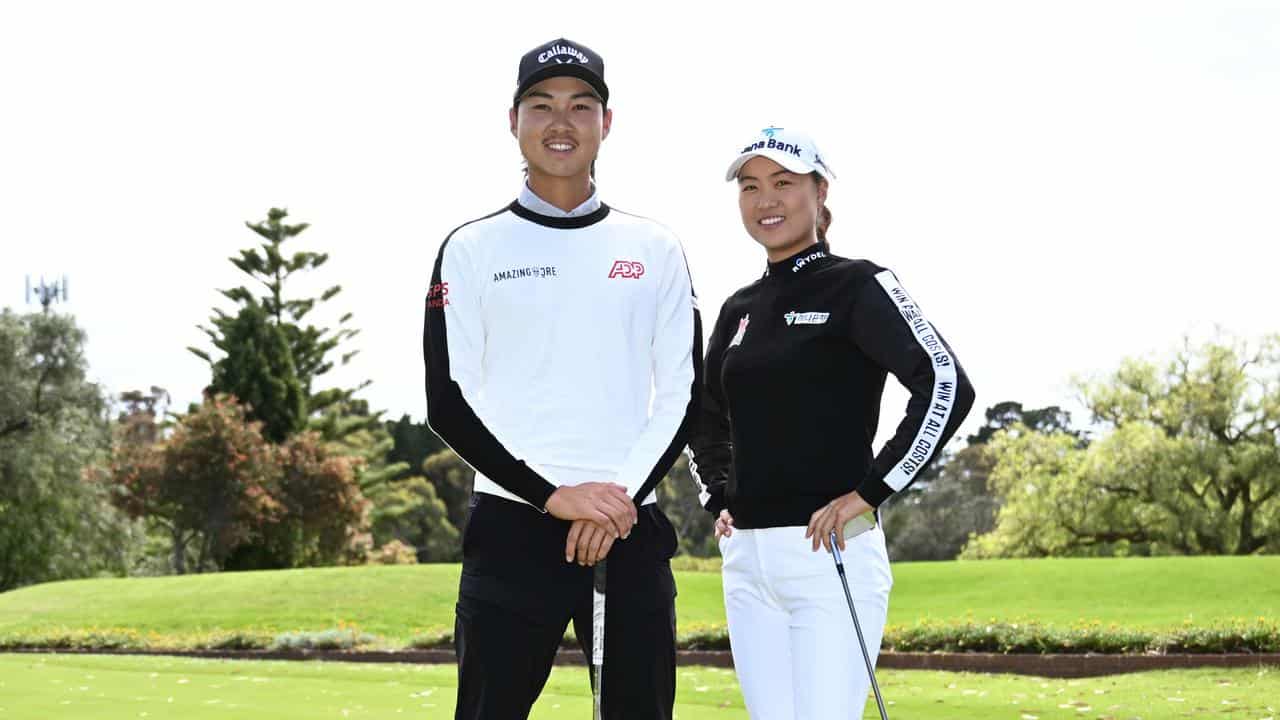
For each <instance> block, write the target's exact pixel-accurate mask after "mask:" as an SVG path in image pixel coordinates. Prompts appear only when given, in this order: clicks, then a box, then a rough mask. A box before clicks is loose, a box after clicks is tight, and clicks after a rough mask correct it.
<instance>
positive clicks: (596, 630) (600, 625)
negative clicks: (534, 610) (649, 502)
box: [591, 560, 605, 720]
mask: <svg viewBox="0 0 1280 720" xmlns="http://www.w3.org/2000/svg"><path fill="white" fill-rule="evenodd" d="M604 562H605V561H604V560H601V561H600V562H598V563H596V566H595V571H594V573H593V575H592V579H591V695H592V698H591V699H592V702H593V704H594V707H595V714H594V715H593V717H594V718H595V720H601V718H602V716H601V715H600V696H601V692H600V680H601V679H602V676H603V674H604V584H605V568H604Z"/></svg>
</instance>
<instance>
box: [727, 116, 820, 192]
mask: <svg viewBox="0 0 1280 720" xmlns="http://www.w3.org/2000/svg"><path fill="white" fill-rule="evenodd" d="M757 155H758V156H761V157H767V158H769V159H770V160H773V161H774V162H776V163H778V164H779V165H781V166H782V167H784V168H786V169H787V170H790V171H791V172H793V173H799V174H802V175H805V174H808V173H811V172H816V173H818V174H820V175H822V177H824V178H826V179H827V180H828V181H830V180H834V179H835V177H836V174H835V173H833V172H831V168H829V167H827V163H826V161H825V160H823V159H822V155H821V153H819V152H818V145H817V143H815V142H814V141H813V138H811V137H809V136H808V135H807V134H805V133H803V132H801V131H799V130H788V129H786V128H780V127H773V126H770V127H767V128H765V129H763V130H761V131H760V133H759V134H758V135H756V137H754V138H752V139H751V142H749V143H747V144H746V145H745V146H744V147H743V148H742V149H741V150H739V151H738V157H737V158H735V159H734V161H733V164H732V165H730V166H729V172H727V173H725V176H724V179H725V180H734V179H736V178H737V177H738V172H739V171H741V170H742V166H743V165H746V164H747V161H748V160H750V159H751V158H753V157H756V156H757Z"/></svg>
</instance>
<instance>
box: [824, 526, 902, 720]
mask: <svg viewBox="0 0 1280 720" xmlns="http://www.w3.org/2000/svg"><path fill="white" fill-rule="evenodd" d="M860 517H862V516H860ZM857 522H858V518H854V519H853V520H850V521H849V523H848V525H846V528H845V529H846V530H848V529H849V525H853V524H854V523H857ZM874 526H875V523H874V522H873V523H872V524H871V527H874ZM868 529H870V528H863V529H862V530H860V531H859V532H865V531H866V530H868ZM845 539H846V540H848V537H846V538H845ZM831 555H832V557H834V558H835V560H836V572H838V573H840V584H841V585H843V586H844V599H845V600H848V601H849V614H850V615H852V616H853V629H854V630H855V631H857V633H858V647H860V648H862V659H863V660H864V661H865V662H866V663H867V675H868V676H869V677H870V678H871V689H872V690H873V691H874V692H875V694H876V706H877V707H879V708H880V720H889V713H887V712H885V709H884V698H882V697H880V684H879V683H877V682H876V670H875V668H874V667H872V665H871V655H870V654H869V653H867V641H866V640H865V639H863V637H862V625H861V624H860V623H859V622H858V611H857V610H854V609H853V595H852V594H850V593H849V580H848V578H846V577H845V576H844V558H842V557H840V547H839V546H838V545H836V531H835V530H832V531H831Z"/></svg>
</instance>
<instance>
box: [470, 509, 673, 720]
mask: <svg viewBox="0 0 1280 720" xmlns="http://www.w3.org/2000/svg"><path fill="white" fill-rule="evenodd" d="M568 530H569V523H567V522H565V521H562V520H557V519H556V518H553V517H551V516H550V515H547V514H544V513H540V512H538V511H537V510H536V509H534V508H531V507H529V506H528V505H525V504H524V503H517V502H512V501H508V500H505V499H502V498H498V497H495V496H492V495H485V494H483V493H476V495H475V496H474V497H473V499H472V507H471V515H470V517H469V519H468V522H467V528H466V531H465V533H464V536H463V563H462V580H461V584H460V587H459V592H458V605H457V619H456V622H455V624H454V641H455V643H456V647H457V654H458V700H457V711H456V713H455V715H454V717H455V718H456V719H457V720H480V719H483V720H524V718H527V717H528V715H529V711H530V709H531V708H532V707H533V703H534V701H536V700H537V698H538V695H539V694H540V693H541V692H542V688H543V686H544V685H545V684H546V682H547V677H548V676H549V675H550V673H551V666H552V664H553V663H554V661H555V656H556V650H557V649H558V647H559V645H560V640H561V638H562V637H563V635H564V631H565V629H566V628H567V627H568V625H569V623H570V622H572V623H573V628H574V634H575V635H576V636H577V638H578V642H579V644H580V645H581V646H582V648H583V652H584V653H585V654H586V655H587V657H588V658H590V656H591V654H590V653H591V642H592V627H591V625H592V623H591V574H592V570H591V568H584V567H580V566H578V565H577V564H570V563H566V562H565V561H564V542H565V537H566V535H567V533H568ZM675 547H676V538H675V531H674V529H673V528H672V527H671V523H670V521H668V520H667V518H666V516H665V515H664V514H663V513H662V511H661V510H660V509H658V507H657V505H653V504H650V505H645V506H644V507H643V508H641V510H640V513H639V522H638V524H637V525H636V527H635V528H634V529H633V530H632V532H631V536H630V537H629V538H627V539H626V540H619V541H617V542H615V543H614V546H613V549H612V550H611V551H610V553H609V556H608V566H607V567H608V584H607V587H606V593H605V594H606V604H605V629H604V632H605V653H604V655H605V660H604V668H603V670H602V673H603V674H602V680H601V683H602V696H601V712H602V714H603V716H604V717H605V718H608V719H609V720H632V719H634V720H669V719H670V718H671V716H672V709H673V706H674V704H675V682H676V670H675V580H674V578H673V577H672V574H671V566H670V564H669V562H668V561H669V560H670V558H671V555H672V554H674V552H675ZM589 678H590V673H589V671H588V670H587V669H586V668H583V670H582V679H583V683H584V684H589Z"/></svg>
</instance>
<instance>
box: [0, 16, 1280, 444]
mask: <svg viewBox="0 0 1280 720" xmlns="http://www.w3.org/2000/svg"><path fill="white" fill-rule="evenodd" d="M561 35H563V36H567V37H568V38H570V39H572V40H576V41H578V42H582V43H584V44H586V45H588V46H590V47H592V48H594V49H595V50H597V51H598V52H600V53H601V54H602V55H603V56H604V58H605V61H606V67H607V71H606V75H607V79H608V81H609V85H610V88H611V91H612V93H613V101H612V103H611V105H612V107H613V108H614V113H615V118H614V128H613V134H612V136H611V137H610V138H609V139H608V140H607V141H606V142H605V145H604V148H603V150H602V155H601V159H600V163H599V179H600V185H601V192H602V197H603V199H604V200H605V201H606V202H608V203H610V204H612V205H614V206H616V207H619V208H622V209H625V210H628V211H630V212H635V213H639V214H643V215H649V216H651V217H655V218H657V219H659V220H661V221H663V222H664V223H666V224H667V225H668V226H670V227H671V228H673V229H674V230H675V231H676V233H677V234H678V235H679V236H680V237H681V239H682V240H683V242H684V244H685V248H686V250H687V252H688V257H689V261H690V264H691V266H692V270H693V273H694V281H695V285H696V287H697V289H698V290H699V294H700V295H701V299H702V303H701V304H702V308H703V313H704V317H705V319H706V322H707V323H708V324H710V323H711V322H712V321H713V320H714V318H715V315H716V311H717V310H718V308H719V306H720V303H721V302H722V301H723V299H724V298H725V297H726V296H727V295H728V294H729V293H730V292H732V291H733V290H734V289H736V288H737V287H739V286H741V285H743V284H745V283H747V282H749V281H751V280H752V279H753V278H754V277H756V276H757V275H758V273H759V272H760V269H761V267H762V263H763V255H762V253H761V252H760V251H759V250H758V248H757V247H756V246H755V245H754V243H752V241H751V240H750V239H749V237H748V236H747V235H746V233H745V231H744V230H743V229H742V227H741V224H740V222H739V219H738V215H737V206H736V202H735V195H734V188H733V187H732V186H731V185H728V184H725V183H723V182H721V179H722V177H723V172H724V168H725V166H726V165H727V163H728V162H729V161H730V160H731V159H732V157H733V155H734V152H735V151H736V149H737V148H739V147H741V145H742V144H743V143H744V142H745V140H746V139H747V138H749V137H750V136H751V134H752V133H753V132H754V131H756V130H757V129H758V128H760V127H763V126H765V125H768V124H775V125H781V126H788V125H789V126H793V127H802V128H805V129H808V130H809V131H810V132H811V133H812V134H814V135H815V136H816V137H817V139H818V141H819V143H820V144H821V146H822V147H823V150H824V152H823V154H824V157H826V158H828V159H829V160H830V162H831V163H832V166H833V168H834V169H835V171H836V172H837V173H838V174H839V180H838V181H837V183H836V184H835V186H834V187H833V188H832V194H831V200H830V206H831V208H832V209H833V211H834V213H835V223H834V225H833V227H832V233H831V235H832V241H833V245H834V247H835V249H836V251H837V252H839V253H841V254H844V255H847V256H853V257H866V258H869V259H872V260H875V261H877V262H879V263H880V264H882V265H886V266H888V267H891V268H893V269H894V270H895V271H896V272H897V273H898V275H899V277H900V278H901V279H902V281H903V282H904V283H905V284H906V286H907V288H908V289H909V290H910V291H911V292H912V294H913V295H914V296H915V298H916V300H918V301H919V302H920V304H921V305H922V307H923V308H924V309H925V311H926V312H927V313H928V314H929V315H930V317H931V320H933V322H934V324H935V325H937V326H938V327H940V328H941V329H942V331H943V332H944V333H945V334H946V335H947V337H948V339H949V340H950V341H951V343H952V345H953V346H954V348H955V350H956V353H957V354H958V355H959V357H960V359H961V362H962V363H963V364H964V365H965V366H966V367H967V369H968V371H969V374H970V375H971V377H972V378H973V380H974V383H975V385H976V387H977V389H978V393H979V398H978V409H977V410H976V411H975V413H974V416H973V418H972V419H971V420H970V422H969V423H968V424H967V426H966V428H965V430H966V431H968V430H971V429H972V427H973V425H974V424H975V423H976V420H977V418H978V416H979V415H980V414H981V413H980V410H981V408H984V407H986V406H988V405H991V404H993V403H995V402H997V401H1000V400H1005V399H1014V400H1020V401H1022V402H1024V403H1027V404H1032V405H1042V404H1051V403H1057V404H1071V401H1072V393H1071V390H1070V387H1069V384H1068V381H1069V379H1070V377H1071V376H1072V375H1073V374H1082V373H1083V374H1088V373H1098V372H1103V371H1105V370H1107V369H1109V368H1112V367H1114V366H1115V365H1116V364H1117V363H1118V362H1119V360H1120V359H1121V358H1122V357H1124V356H1126V355H1135V354H1146V353H1163V352H1167V351H1168V350H1169V349H1171V348H1172V347H1173V346H1175V345H1176V344H1177V342H1178V339H1179V337H1180V336H1181V335H1182V334H1184V333H1188V332H1190V333H1192V334H1196V335H1198V336H1204V335H1207V334H1208V333H1210V332H1212V330H1213V328H1214V327H1215V325H1221V326H1222V327H1224V328H1225V329H1227V330H1230V331H1232V332H1235V333H1238V334H1241V335H1246V336H1256V335H1259V334H1261V333H1264V332H1274V331H1276V330H1277V329H1280V321H1278V320H1277V308H1278V307H1280V302H1278V301H1277V292H1276V286H1277V282H1276V278H1277V268H1278V267H1280V249H1278V246H1280V243H1278V241H1280V212H1278V211H1280V132H1278V131H1277V128H1280V3H1275V2H1272V3H1235V2H1230V3H1228V2H1211V1H1208V0H1206V1H1205V2H1190V3H1187V2H1171V1H1169V0H1160V1H1158V2H1131V1H1127V0H1108V1H1107V2H1054V3H1049V2H1028V1H1027V0H1016V1H1010V2H963V3H961V2H927V3H924V2H893V3H887V2H886V3H875V4H867V3H840V4H836V3H831V4H812V3H804V2H786V3H777V2H771V3H748V2H735V3H729V4H724V5H714V4H711V3H694V2H680V3H661V2H644V3H626V4H614V3H585V2H580V3H528V2H525V3H519V4H497V3H486V2H468V3H431V4H428V3H425V2H418V3H389V2H367V1H366V2H360V3H354V2H352V3H346V4H342V5H339V4H336V3H319V2H295V3H284V2H265V1H257V2H219V3H203V4H195V3H178V2H169V1H166V2H150V3H142V2H109V3H101V2H80V3H71V2H56V1H55V2H50V1H45V2H5V3H4V4H3V5H0V306H10V307H14V308H21V307H22V305H23V276H24V275H25V274H28V273H31V274H34V275H39V274H41V273H43V274H45V275H46V276H54V275H61V274H62V273H66V274H67V275H69V276H70V279H71V302H70V303H69V305H67V306H66V307H65V309H66V310H69V311H70V312H73V313H75V315H76V316H77V318H78V320H79V322H80V323H81V324H82V325H83V326H84V328H85V329H86V330H87V331H88V333H89V358H90V362H91V365H92V374H93V376H94V377H95V378H96V379H98V380H100V381H102V382H104V383H105V384H106V385H107V387H108V388H109V389H110V390H112V391H114V392H119V391H121V390H126V389H130V388H137V387H146V386H150V385H160V386H163V387H166V388H168V389H169V390H170V392H172V393H173V395H174V398H175V400H176V401H177V402H178V404H179V406H182V405H185V403H186V402H188V401H191V400H194V399H196V398H197V397H198V394H199V391H200V389H201V388H202V387H203V386H204V385H205V383H206V382H207V381H208V369H207V366H205V365H204V364H203V362H202V361H200V360H198V359H197V358H195V357H194V356H192V355H190V354H189V353H188V352H187V351H186V350H185V349H184V348H185V346H187V345H193V344H196V345H203V343H204V337H203V335H202V334H201V333H200V332H199V331H198V330H197V329H196V327H195V326H196V324H197V323H201V322H204V321H205V319H206V318H207V317H208V315H209V311H210V308H211V306H213V305H214V304H215V303H218V302H219V301H220V296H219V295H218V294H217V293H216V289H217V288H220V287H229V286H231V285H233V284H239V283H240V282H241V278H240V277H238V274H237V272H236V271H235V269H234V268H233V267H232V266H231V264H230V263H228V262H227V261H226V258H227V257H228V256H230V255H232V254H233V253H235V251H236V250H237V249H238V248H241V247H246V246H248V245H251V244H253V243H254V242H255V236H254V235H253V234H252V233H250V231H248V230H247V229H245V228H244V226H243V224H242V223H243V222H244V221H245V220H258V219H261V218H263V217H265V215H266V211H267V209H268V208H269V207H271V206H273V205H278V206H284V207H287V208H288V209H289V211H290V213H291V216H292V218H294V219H296V220H298V221H307V222H310V223H312V225H313V227H312V229H310V230H308V231H307V232H306V233H304V234H303V235H302V236H301V239H300V241H295V244H296V247H297V249H302V248H307V249H317V250H323V251H328V252H330V253H332V259H331V261H330V264H329V265H328V266H327V267H326V268H325V271H324V272H323V273H322V275H321V276H319V277H317V278H315V283H314V286H315V287H317V288H318V287H321V286H323V285H327V284H330V283H335V282H337V283H341V284H342V285H343V286H344V287H345V292H343V293H342V294H341V295H339V296H338V299H337V300H336V301H335V303H334V304H335V308H334V313H333V315H335V316H336V314H338V312H340V311H346V310H350V311H352V312H354V313H355V323H356V325H357V326H358V327H360V328H361V329H362V334H361V336H360V337H359V339H358V344H359V347H360V348H361V350H362V355H361V356H359V357H358V358H357V360H356V361H355V362H354V363H353V366H352V367H351V368H350V369H349V370H347V371H344V372H343V373H342V374H341V375H338V376H337V377H336V378H335V380H337V381H341V382H343V383H344V384H345V383H349V382H353V381H355V380H357V379H359V378H363V377H369V378H372V379H373V381H374V384H373V385H372V386H371V387H370V388H369V389H368V390H367V391H366V396H367V397H368V399H369V400H370V401H371V403H372V404H373V406H374V407H375V408H382V409H386V410H388V411H389V412H388V415H389V416H391V417H398V416H399V415H400V414H401V413H409V414H410V415H412V416H413V417H415V418H422V417H423V415H424V412H425V401H424V398H423V387H422V385H423V383H422V369H421V368H422V360H421V326H422V307H423V301H422V298H423V290H424V287H425V285H426V281H427V278H428V276H429V274H430V264H431V261H432V259H433V258H434V255H435V252H436V250H437V248H438V246H439V244H440V242H441V240H443V238H444V237H445V235H446V234H447V233H448V231H449V230H450V229H452V228H453V227H455V226H456V225H458V224H460V223H462V222H464V221H466V220H469V219H472V218H475V217H478V216H480V215H483V214H486V213H488V212H490V211H492V210H495V209H498V208H499V207H502V206H503V205H505V204H506V203H508V202H509V201H510V200H511V199H512V198H513V197H514V196H515V193H516V192H517V190H518V185H519V182H520V172H519V155H518V152H517V148H516V143H515V141H514V140H513V139H512V138H511V136H510V135H509V134H508V132H507V114H506V110H507V107H508V104H509V101H510V96H511V92H512V90H513V88H514V84H515V72H516V64H517V61H518V59H519V56H520V55H521V54H522V53H523V52H524V51H526V50H528V49H530V48H532V47H533V46H535V45H538V44H540V43H542V42H544V41H546V40H550V39H552V38H555V37H558V36H561ZM904 399H905V396H904V395H902V394H900V393H891V394H890V395H888V396H887V398H886V404H887V405H888V406H890V407H887V408H886V412H887V414H886V420H885V422H884V423H883V425H884V428H882V433H881V435H882V437H883V436H884V435H885V433H886V432H888V431H889V430H891V429H892V426H893V425H894V424H895V423H896V416H897V414H898V413H900V412H901V404H902V402H903V401H904ZM1078 419H1079V420H1084V419H1085V418H1083V417H1079V418H1078Z"/></svg>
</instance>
